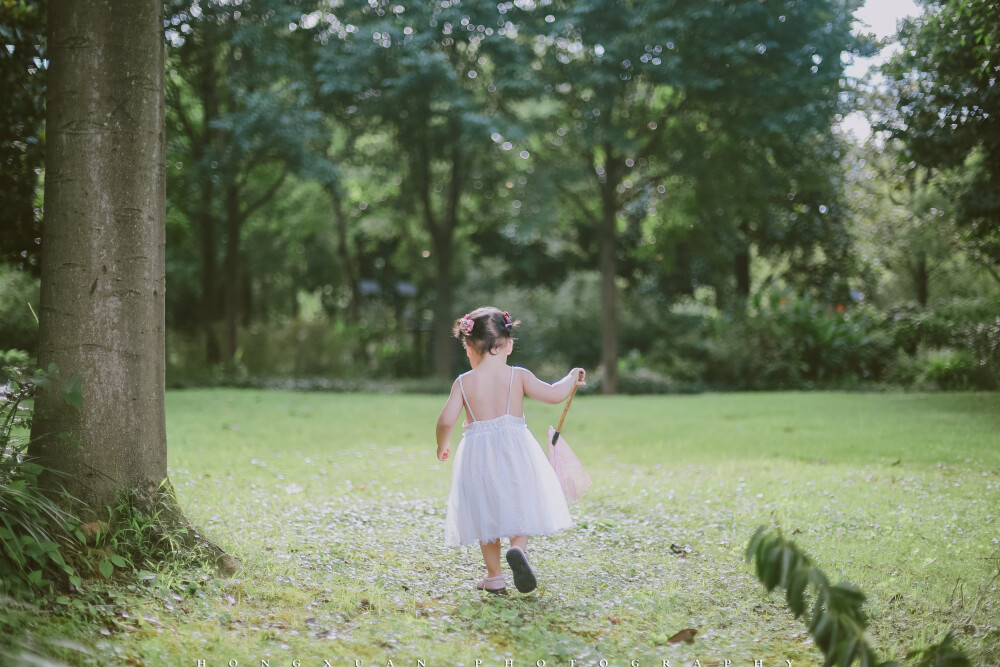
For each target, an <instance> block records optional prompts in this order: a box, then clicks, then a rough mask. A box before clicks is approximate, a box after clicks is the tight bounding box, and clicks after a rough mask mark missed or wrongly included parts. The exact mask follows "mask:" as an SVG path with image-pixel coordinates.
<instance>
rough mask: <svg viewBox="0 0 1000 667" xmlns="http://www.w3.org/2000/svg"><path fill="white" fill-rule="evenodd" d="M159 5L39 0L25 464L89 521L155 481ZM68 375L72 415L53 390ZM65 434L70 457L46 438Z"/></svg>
mask: <svg viewBox="0 0 1000 667" xmlns="http://www.w3.org/2000/svg"><path fill="white" fill-rule="evenodd" d="M162 13H163V4H162V3H161V2H155V1H152V0H144V1H142V2H140V1H137V0H110V1H108V0H102V1H97V0H53V1H52V3H51V5H50V11H49V53H50V58H51V60H50V65H49V72H48V75H49V87H48V99H47V124H46V127H47V151H48V154H47V162H46V179H45V221H44V228H43V234H44V241H45V242H44V243H43V244H42V294H41V306H40V309H39V320H40V322H39V353H38V361H39V365H40V366H41V367H42V368H46V367H48V366H49V364H55V365H56V367H57V368H58V371H59V381H58V382H56V383H54V385H53V387H52V389H50V390H46V391H40V392H39V394H38V397H37V399H36V404H35V410H36V413H35V422H34V425H33V427H32V433H31V435H32V444H31V447H30V450H31V454H32V455H34V456H36V457H38V459H39V460H40V462H41V463H42V464H43V465H45V466H47V467H49V468H51V469H53V470H56V471H59V472H60V473H63V474H62V475H55V474H53V473H46V474H45V475H43V483H44V484H45V485H46V486H48V487H49V488H54V487H55V486H57V485H61V486H64V487H65V488H66V489H67V491H68V492H69V493H70V494H72V495H73V496H75V497H77V498H79V499H80V500H82V501H84V502H85V503H86V504H87V505H88V506H89V508H90V511H92V512H95V513H103V512H104V511H105V508H106V507H107V506H109V505H111V506H114V505H115V503H116V500H117V499H118V497H119V496H120V494H121V492H122V491H123V490H124V489H135V488H143V489H157V488H158V487H159V484H160V483H161V482H162V481H163V480H164V479H166V477H167V440H166V426H165V411H164V289H165V278H164V246H165V216H166V196H165V194H166V193H165V188H166V180H165V171H164V168H165V160H166V156H165V151H164V149H165V142H164V44H163V14H162ZM73 377H80V378H82V395H83V406H82V409H80V410H77V409H76V408H75V407H71V406H70V405H68V404H67V403H66V401H65V400H64V398H63V393H62V390H61V388H60V385H63V386H64V385H65V383H66V382H68V381H69V379H70V378H73ZM63 433H65V434H68V435H69V436H70V437H71V438H72V439H73V440H75V441H76V442H77V443H79V445H80V446H79V447H78V446H76V445H75V444H73V443H71V442H70V441H68V440H67V439H64V438H60V437H59V434H63Z"/></svg>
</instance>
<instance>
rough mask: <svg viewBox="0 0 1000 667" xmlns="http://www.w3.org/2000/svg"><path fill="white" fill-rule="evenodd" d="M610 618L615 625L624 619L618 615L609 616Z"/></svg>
mask: <svg viewBox="0 0 1000 667" xmlns="http://www.w3.org/2000/svg"><path fill="white" fill-rule="evenodd" d="M608 620H609V621H611V623H612V624H613V625H618V624H619V623H621V622H622V619H620V618H618V617H616V616H608Z"/></svg>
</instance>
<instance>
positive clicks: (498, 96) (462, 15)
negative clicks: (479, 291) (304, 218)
mask: <svg viewBox="0 0 1000 667" xmlns="http://www.w3.org/2000/svg"><path fill="white" fill-rule="evenodd" d="M506 12H507V7H506V6H505V5H501V6H500V8H498V6H497V5H495V4H488V3H474V4H471V5H469V6H465V5H461V4H458V3H450V2H446V1H442V2H433V3H426V4H424V3H417V4H414V5H411V6H408V7H407V8H406V10H405V11H403V7H402V6H400V5H395V4H392V3H389V2H376V3H368V2H363V3H361V2H350V3H346V5H345V11H344V12H342V13H340V14H339V15H338V18H337V21H336V22H335V23H334V25H333V27H332V28H333V31H334V33H335V36H336V38H335V39H334V38H331V40H330V42H329V44H328V45H327V48H326V49H324V51H323V52H322V54H321V58H320V60H319V63H318V65H317V73H318V76H319V79H320V83H321V93H322V94H323V95H326V96H329V97H330V99H332V100H345V99H348V100H350V101H349V102H348V103H349V105H350V106H351V107H352V108H353V109H356V110H357V111H358V113H360V114H362V115H363V116H364V117H366V118H371V119H375V120H376V122H378V123H380V124H381V126H382V127H384V128H386V129H387V130H388V131H389V132H390V134H391V136H392V137H393V139H394V142H395V144H396V147H397V150H398V159H399V167H400V169H401V172H402V174H403V180H402V184H401V189H400V199H401V205H402V207H403V208H404V209H405V210H406V212H407V214H408V215H409V216H412V217H413V218H416V219H418V220H420V222H421V230H420V233H421V234H422V235H425V236H426V238H428V240H429V249H428V250H427V251H426V253H427V254H426V255H425V256H426V257H429V258H430V261H431V262H433V266H434V271H433V274H434V283H433V284H434V302H433V303H434V306H433V308H434V318H433V328H432V338H433V350H434V372H435V375H437V376H439V377H448V376H450V375H451V373H452V360H453V350H454V341H453V340H452V338H451V326H452V323H453V322H454V320H455V313H454V312H453V310H454V282H455V275H454V265H455V257H456V239H457V237H458V234H459V233H460V229H461V228H462V227H463V226H465V225H468V224H469V222H471V221H469V220H468V219H467V212H468V209H467V196H466V195H467V193H469V192H470V190H473V189H474V188H476V187H477V186H476V183H477V182H478V183H479V185H478V188H481V189H486V190H494V189H496V188H497V184H498V182H499V181H500V179H501V178H502V175H501V174H498V173H497V172H496V171H494V170H491V169H489V160H490V158H491V157H495V153H496V147H495V145H494V142H493V141H492V140H491V138H490V137H491V135H492V134H494V133H497V131H498V130H499V129H503V126H504V125H505V123H506V122H508V121H507V118H506V117H505V116H504V115H503V114H504V110H505V106H506V105H509V104H510V103H511V101H513V100H515V99H517V97H518V95H519V93H521V92H523V91H524V90H525V89H526V86H525V81H524V80H523V78H522V77H523V75H524V69H523V66H524V63H525V62H526V57H525V55H524V54H523V53H522V49H521V47H520V45H519V44H518V42H517V41H516V40H515V39H514V37H515V36H516V32H514V29H513V25H512V24H511V23H510V21H509V20H508V19H507V17H505V16H504V14H505V13H506ZM359 75H360V76H359ZM479 224H480V225H482V221H479Z"/></svg>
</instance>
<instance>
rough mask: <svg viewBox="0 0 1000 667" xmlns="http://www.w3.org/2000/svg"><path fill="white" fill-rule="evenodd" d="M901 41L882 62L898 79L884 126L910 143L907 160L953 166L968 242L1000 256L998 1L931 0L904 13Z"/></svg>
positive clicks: (991, 257) (992, 258)
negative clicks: (916, 11) (913, 13)
mask: <svg viewBox="0 0 1000 667" xmlns="http://www.w3.org/2000/svg"><path fill="white" fill-rule="evenodd" d="M899 41H900V45H901V48H900V49H899V50H898V52H897V54H896V55H895V56H894V57H893V58H892V59H891V60H890V61H889V62H888V63H887V64H886V65H884V66H883V71H884V73H885V74H887V75H888V77H889V79H890V81H891V82H892V90H893V95H894V98H895V99H894V107H895V108H894V109H892V110H891V116H890V117H889V118H888V119H886V121H885V123H884V126H885V128H886V129H888V130H890V132H891V133H892V134H893V136H896V137H899V138H901V139H902V140H903V141H904V142H905V144H906V154H905V155H904V156H903V160H904V161H906V162H909V161H910V160H914V161H916V162H917V163H919V164H921V165H923V166H926V167H928V168H932V169H936V170H953V171H955V172H957V173H958V174H959V178H957V179H953V180H952V182H951V184H950V185H951V186H952V187H951V188H950V189H951V192H950V195H951V199H952V201H954V202H955V203H956V204H957V209H958V221H959V223H960V224H961V225H962V228H963V230H964V232H965V237H966V242H967V246H968V249H969V251H970V252H971V253H973V254H974V256H976V257H978V258H980V259H982V260H983V261H984V262H986V263H987V264H990V265H992V267H993V269H994V271H995V269H996V265H997V263H1000V197H998V196H997V192H998V189H997V183H998V181H1000V159H998V158H1000V143H998V142H997V140H996V137H997V136H998V125H997V118H998V117H1000V101H998V98H997V95H996V94H995V89H996V68H997V67H998V66H1000V61H998V54H1000V48H998V46H1000V5H997V4H996V3H993V2H965V1H963V0H943V1H928V2H925V3H924V11H923V13H922V14H921V15H920V16H919V17H916V18H914V19H908V20H906V21H905V22H904V23H903V25H902V27H901V29H900V31H899Z"/></svg>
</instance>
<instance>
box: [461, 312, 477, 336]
mask: <svg viewBox="0 0 1000 667" xmlns="http://www.w3.org/2000/svg"><path fill="white" fill-rule="evenodd" d="M475 325H476V321H475V320H473V319H471V318H470V317H469V316H468V315H463V316H462V319H460V320H459V321H458V327H459V329H460V330H461V331H462V333H465V334H470V333H472V327H474V326H475Z"/></svg>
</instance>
